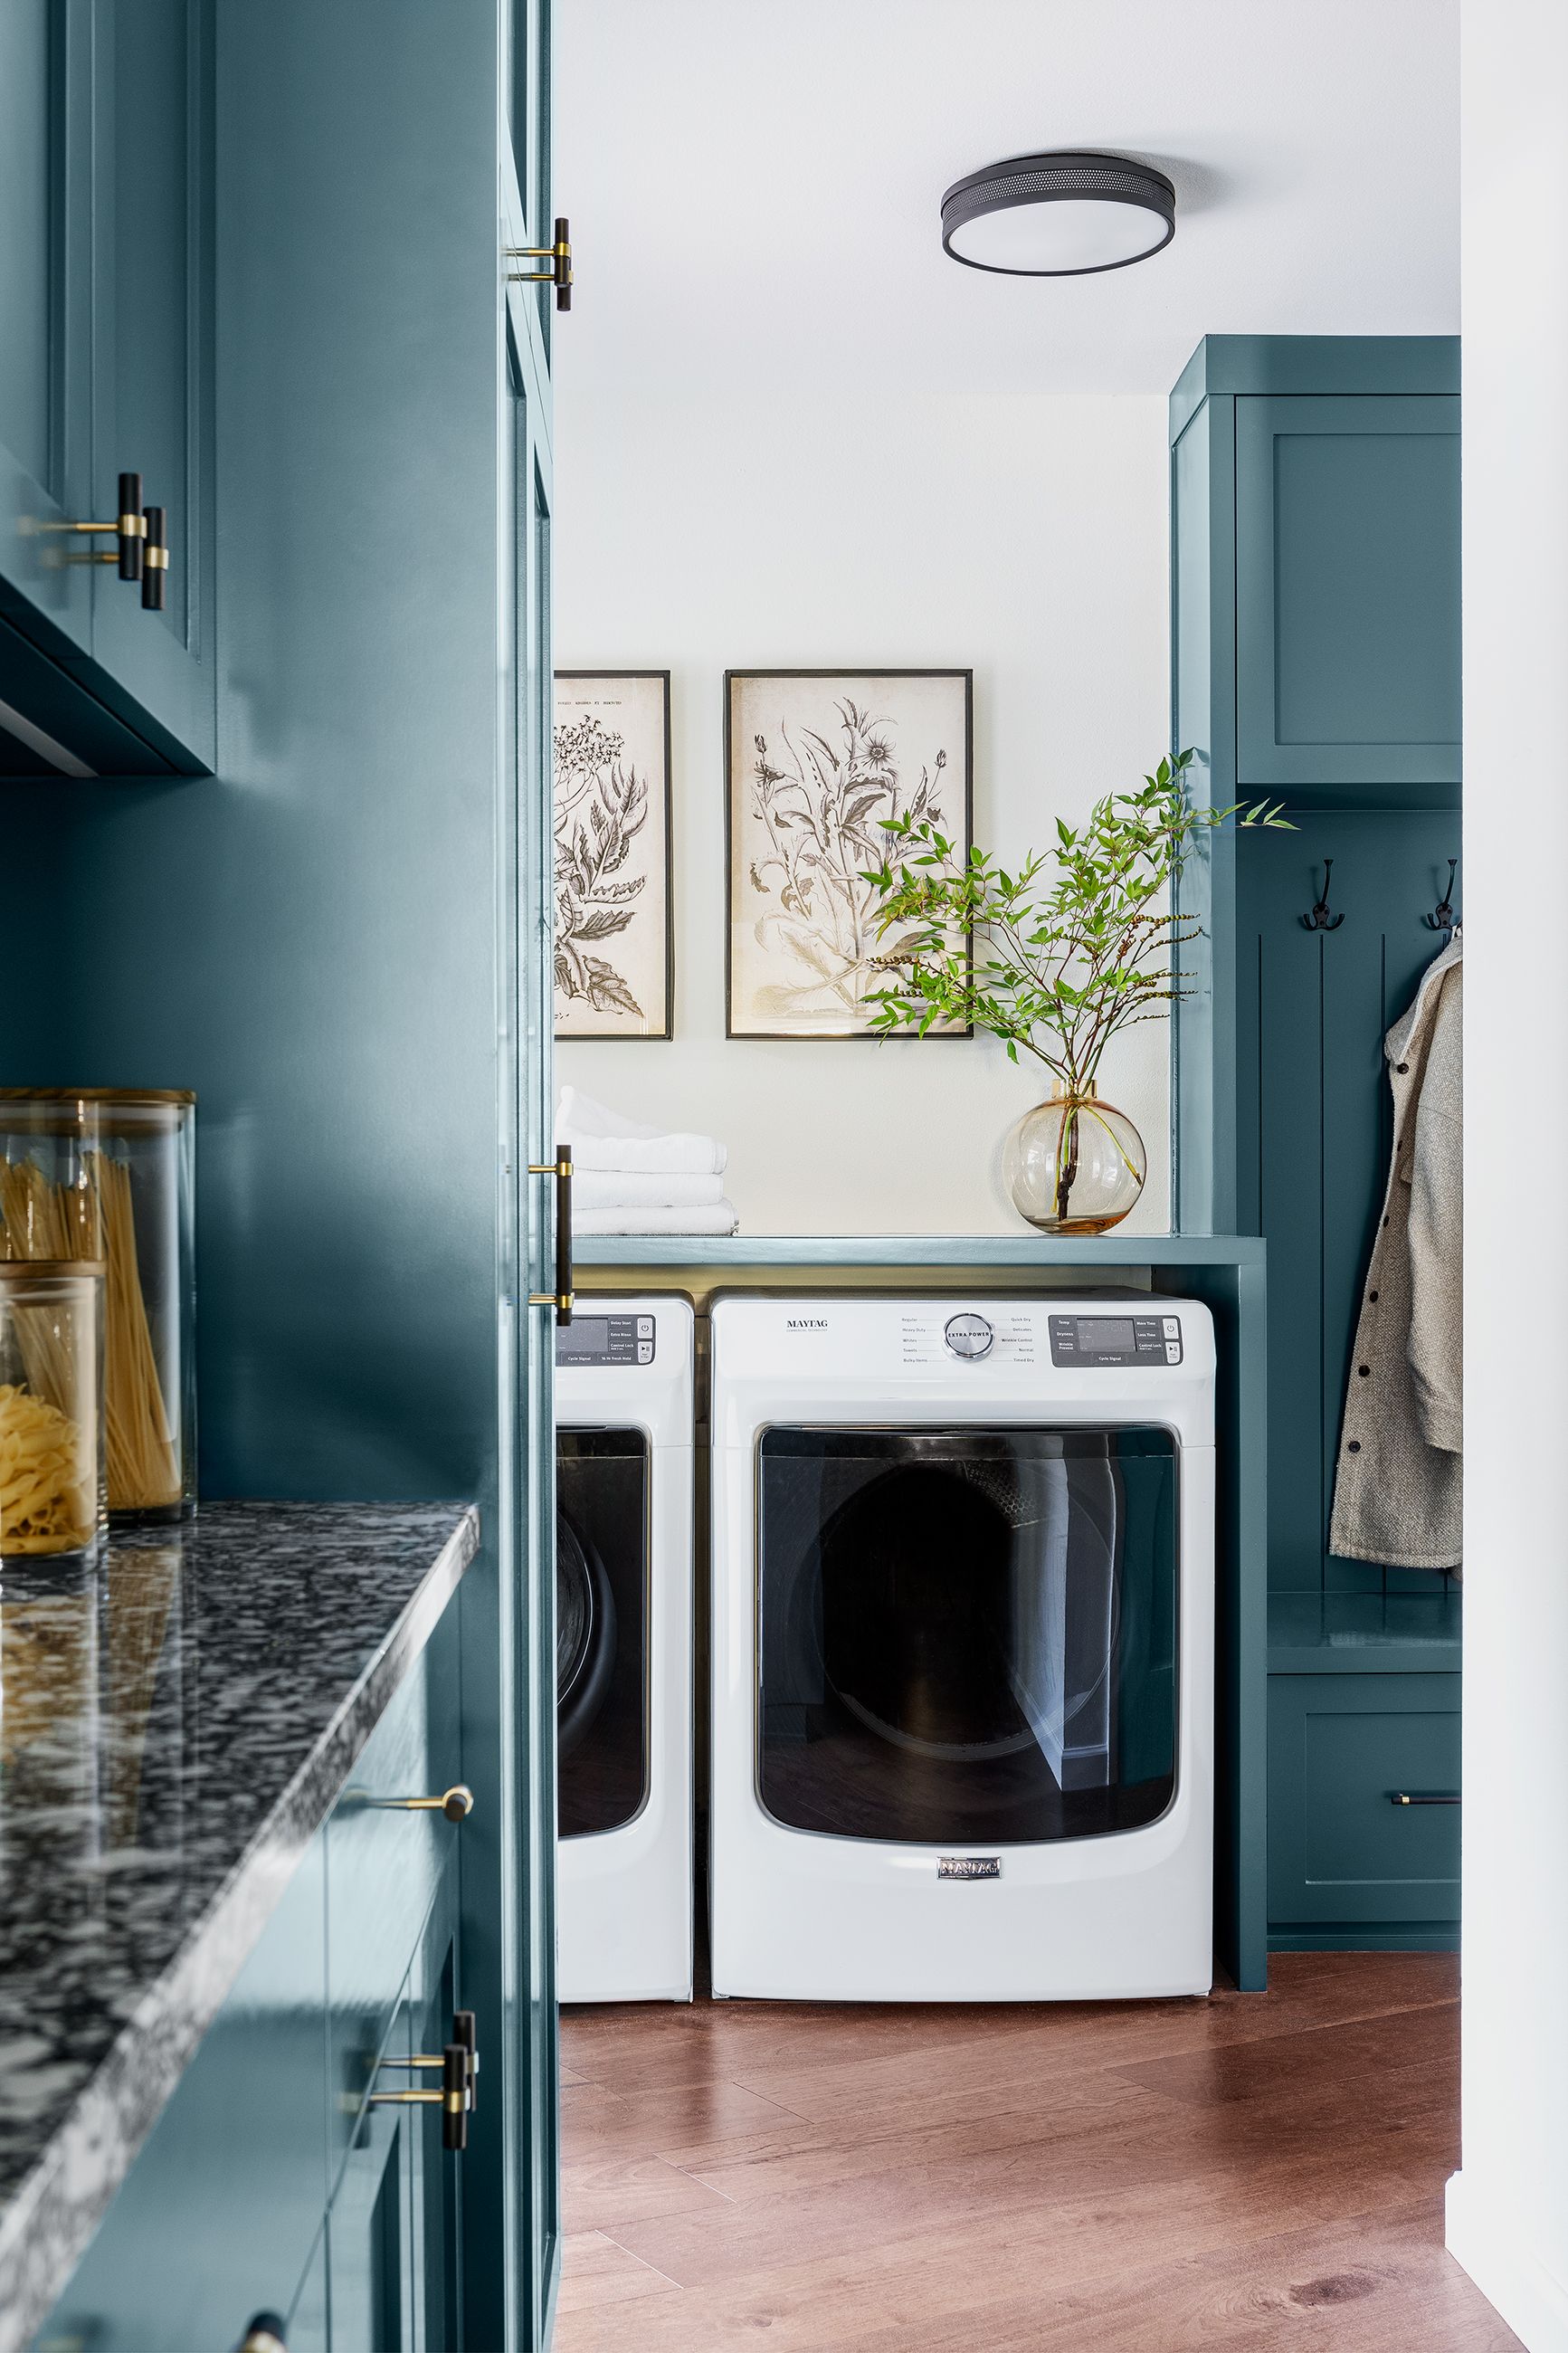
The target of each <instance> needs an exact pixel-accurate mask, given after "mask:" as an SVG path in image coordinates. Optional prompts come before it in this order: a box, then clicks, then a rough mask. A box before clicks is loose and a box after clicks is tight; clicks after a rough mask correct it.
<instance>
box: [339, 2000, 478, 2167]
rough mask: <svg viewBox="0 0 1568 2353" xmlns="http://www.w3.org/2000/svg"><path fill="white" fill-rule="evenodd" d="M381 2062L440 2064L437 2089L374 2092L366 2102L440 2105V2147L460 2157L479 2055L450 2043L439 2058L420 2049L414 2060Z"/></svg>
mask: <svg viewBox="0 0 1568 2353" xmlns="http://www.w3.org/2000/svg"><path fill="white" fill-rule="evenodd" d="M460 2015H462V2013H461V2012H459V2016H460ZM455 2022H456V2021H454V2023H455ZM382 2065H383V2066H384V2067H439V2069H440V2070H441V2088H440V2090H439V2091H438V2092H372V2093H371V2094H369V2096H368V2098H367V2099H366V2101H365V2105H366V2106H367V2107H370V2108H426V2107H428V2108H434V2107H438V2108H439V2109H440V2111H441V2146H442V2147H443V2148H446V2149H451V2150H453V2151H454V2152H455V2153H456V2154H457V2155H458V2156H461V2154H462V2152H463V2151H464V2149H466V2148H467V2147H468V2118H469V2116H471V2115H472V2114H473V2111H474V2077H475V2076H476V2075H477V2074H478V2073H479V2059H478V2056H477V2054H474V2053H472V2052H469V2050H468V2046H467V2045H466V2044H465V2043H462V2042H448V2043H447V2047H446V2049H445V2050H444V2051H443V2052H442V2053H441V2055H440V2057H439V2058H438V2059H437V2058H436V2057H435V2056H433V2055H432V2054H431V2053H429V2052H416V2054H415V2056H414V2057H413V2058H411V2059H384V2060H383V2061H382Z"/></svg>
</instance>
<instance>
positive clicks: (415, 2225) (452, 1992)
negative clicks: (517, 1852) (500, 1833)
mask: <svg viewBox="0 0 1568 2353" xmlns="http://www.w3.org/2000/svg"><path fill="white" fill-rule="evenodd" d="M464 2007H466V2004H465V2002H464V2000H463V1993H462V1977H461V1972H460V1970H459V1968H458V1872H457V1868H456V1865H455V1864H454V1865H453V1866H452V1867H451V1868H449V1869H448V1870H447V1872H446V1873H445V1874H444V1875H443V1878H442V1882H441V1886H440V1889H439V1891H438V1892H437V1898H436V1902H435V1904H434V1905H433V1906H432V1907H431V1913H430V1918H429V1920H428V1922H427V1924H426V1930H425V1935H424V1936H423V1938H422V1939H421V1942H420V1947H419V1950H418V1953H417V1954H416V1957H415V1962H414V1967H413V1969H412V1970H411V1971H410V1974H409V1989H408V2011H409V2020H410V2032H411V2034H412V2037H413V2042H414V2048H415V2050H416V2052H419V2053H420V2054H421V2055H423V2056H425V2057H426V2058H436V2057H438V2056H439V2055H440V2054H441V2052H443V2051H444V2049H445V2047H446V2045H447V2043H448V2042H450V2041H451V2040H452V2039H453V2031H454V2030H453V2021H454V2019H455V2017H456V2015H457V2012H458V2010H459V2009H462V2008H464ZM485 2025H490V2026H493V2021H483V2023H482V2024H481V2028H480V2031H479V2038H478V2040H479V2059H480V2066H479V2076H477V2077H476V2079H475V2090H476V2094H478V2090H479V2078H480V2077H482V2076H483V2073H484V2070H483V2064H482V2062H483V2055H484V2054H483V2045H484V2044H485V2043H486V2042H490V2041H492V2037H491V2036H490V2035H489V2034H488V2033H486V2032H485V2031H484V2026H485ZM408 2080H409V2081H410V2083H411V2084H415V2085H416V2086H418V2087H421V2088H426V2089H430V2090H434V2089H436V2088H437V2086H438V2084H440V2081H441V2078H440V2075H439V2074H438V2073H437V2071H436V2070H435V2069H434V2068H429V2067H426V2068H421V2069H418V2070H417V2071H416V2072H415V2073H412V2074H411V2075H410V2077H409V2079H408ZM486 2088H487V2089H488V2088H489V2085H488V2084H487V2086H486ZM411 2113H412V2116H413V2125H412V2128H411V2133H410V2139H409V2164H410V2173H411V2189H410V2211H411V2217H412V2222H411V2229H410V2232H409V2255H410V2267H411V2272H412V2309H413V2319H414V2342H415V2346H416V2353H459V2348H461V2347H462V2345H463V2342H464V2337H463V2297H462V2261H461V2255H462V2228H463V2215H462V2201H463V2185H464V2181H465V2179H466V2176H467V2172H468V2162H469V2160H468V2153H467V2151H461V2152H459V2151H457V2150H453V2149H449V2148H447V2147H444V2145H443V2140H442V2121H441V2111H440V2109H439V2108H437V2107H434V2106H431V2105H423V2106H420V2107H417V2108H415V2109H414V2110H413V2111H412V2112H411ZM476 2114H477V2108H476ZM472 2121H473V2120H472V2118H470V2120H469V2123H470V2133H471V2128H472ZM289 2353H294V2348H293V2347H292V2346H290V2348H289Z"/></svg>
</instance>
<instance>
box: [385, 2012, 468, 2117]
mask: <svg viewBox="0 0 1568 2353" xmlns="http://www.w3.org/2000/svg"><path fill="white" fill-rule="evenodd" d="M454 2046H456V2047H457V2048H458V2049H459V2050H461V2051H462V2052H463V2054H464V2058H465V2061H466V2063H467V2082H468V2114H469V2115H470V2116H472V2115H473V2113H474V2111H475V2109H476V2108H477V2107H478V2106H479V2034H478V2031H477V2028H476V2025H475V2021H474V2013H473V2011H472V2010H454V2011H453V2012H452V2041H451V2042H449V2043H448V2044H447V2050H451V2049H452V2048H453V2047H454ZM377 2064H378V2065H379V2066H382V2067H410V2068H412V2067H441V2068H445V2066H446V2064H447V2052H446V2051H442V2052H431V2051H416V2052H415V2053H414V2055H413V2056H412V2058H409V2059H382V2060H379V2061H378V2062H377Z"/></svg>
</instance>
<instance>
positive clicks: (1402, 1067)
mask: <svg viewBox="0 0 1568 2353" xmlns="http://www.w3.org/2000/svg"><path fill="white" fill-rule="evenodd" d="M1409 1068H1410V1065H1409V1063H1408V1062H1395V1064H1394V1069H1395V1070H1396V1071H1398V1072H1399V1075H1400V1077H1401V1078H1403V1077H1404V1075H1405V1071H1407V1070H1408V1069H1409Z"/></svg>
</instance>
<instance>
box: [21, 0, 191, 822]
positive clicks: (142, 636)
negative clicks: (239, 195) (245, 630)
mask: <svg viewBox="0 0 1568 2353" xmlns="http://www.w3.org/2000/svg"><path fill="white" fill-rule="evenodd" d="M211 92H212V0H7V5H6V6H5V9H4V10H3V11H0V187H3V188H4V190H5V197H6V203H5V214H6V218H7V223H8V229H7V235H6V237H5V250H4V253H3V254H0V316H3V317H4V318H5V326H6V332H5V338H4V343H3V346H0V704H3V705H4V708H3V709H0V776H7V775H8V776H16V775H39V774H47V773H49V772H50V771H51V770H54V771H58V772H63V773H65V774H67V775H73V776H79V775H84V774H86V775H93V774H98V775H109V776H127V775H131V776H134V775H152V776H156V775H166V774H168V773H170V772H171V771H173V772H182V771H183V772H184V773H187V774H198V775H199V774H203V773H205V772H207V771H209V770H210V769H211V768H212V767H213V765H214V763H215V760H216V693H215V666H214V659H213V620H214V616H213V595H212V576H213V431H212V356H213V353H212V346H213V316H212V307H213V305H212V289H213V224H212V202H213V155H212V98H211ZM122 473H135V474H139V475H140V476H141V477H142V509H143V510H145V511H146V512H147V515H148V523H149V529H150V532H151V534H152V540H151V542H150V543H153V542H155V541H156V540H157V539H158V538H159V536H160V535H161V537H162V540H163V544H164V545H165V546H166V548H167V551H168V561H167V565H166V567H163V599H162V602H161V603H159V602H158V601H157V600H156V599H154V598H153V597H151V596H147V595H144V593H143V590H142V586H141V585H140V583H139V582H138V581H137V580H135V579H127V578H124V577H122V576H121V565H120V563H119V560H118V549H119V544H120V543H119V541H118V539H117V537H116V535H115V533H114V532H113V531H112V529H106V530H101V531H84V530H81V529H79V528H78V527H77V526H80V525H82V524H101V525H109V526H111V525H113V524H114V523H115V522H117V520H118V518H119V515H120V511H121V502H120V497H119V486H120V477H121V474H122Z"/></svg>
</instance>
